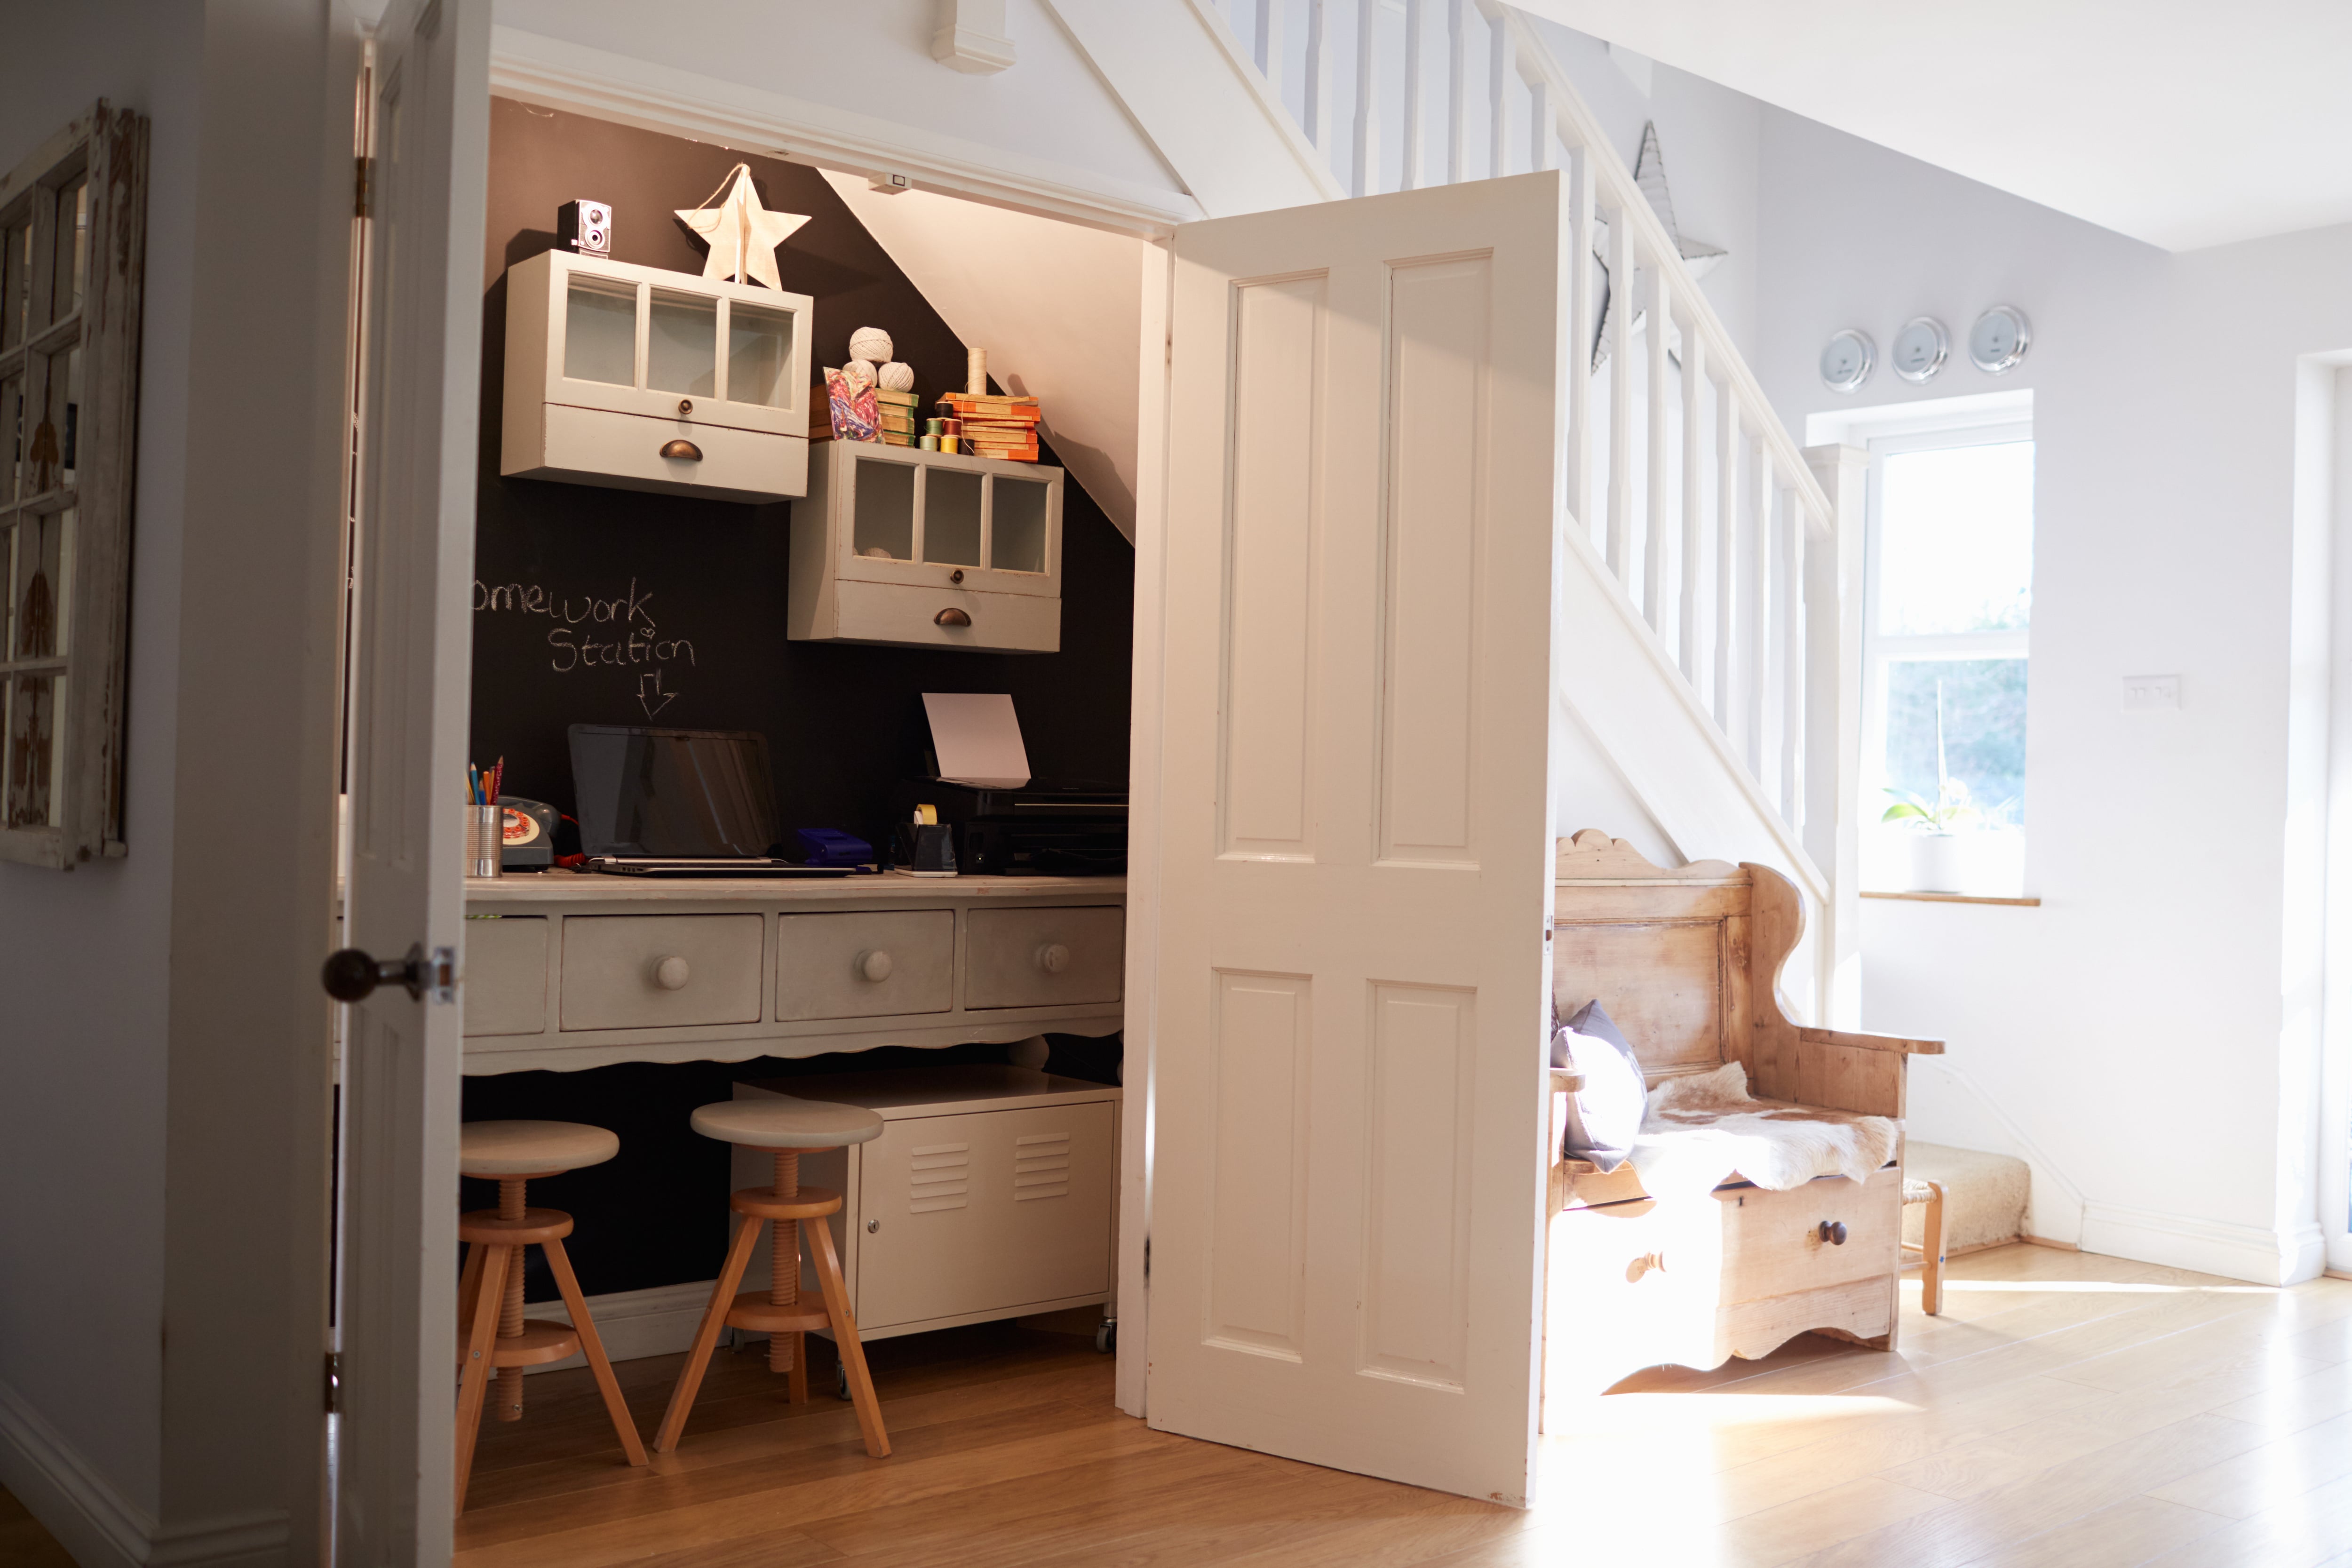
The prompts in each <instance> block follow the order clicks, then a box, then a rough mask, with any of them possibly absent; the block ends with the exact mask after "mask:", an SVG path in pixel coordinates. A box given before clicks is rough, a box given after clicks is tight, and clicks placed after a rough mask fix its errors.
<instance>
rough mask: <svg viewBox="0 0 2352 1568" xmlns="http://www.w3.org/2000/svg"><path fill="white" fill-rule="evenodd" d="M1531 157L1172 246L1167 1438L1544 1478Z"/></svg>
mask: <svg viewBox="0 0 2352 1568" xmlns="http://www.w3.org/2000/svg"><path fill="white" fill-rule="evenodd" d="M1561 189H1562V188H1561V184H1560V180H1559V175H1558V174H1529V175H1526V176H1523V177H1520V178H1515V179H1507V180H1488V181H1482V182H1478V183H1476V184H1460V185H1452V186H1446V187H1443V188H1440V189H1435V190H1426V191H1414V192H1408V193H1403V194H1400V195H1387V196H1375V197H1370V198H1367V199H1362V200H1356V201H1343V202H1331V203H1327V204H1324V205H1318V206H1307V207H1297V208H1292V209H1289V210H1286V211H1281V212H1271V213H1262V214H1257V215H1254V216H1247V217H1236V218H1227V219H1221V220H1217V221H1214V222H1209V223H1201V224H1193V225H1189V226H1185V227H1183V228H1181V229H1179V230H1178V231H1177V235H1176V244H1175V268H1176V277H1175V285H1174V295H1173V305H1172V311H1173V314H1172V321H1171V372H1170V376H1171V379H1170V389H1171V390H1170V399H1171V407H1170V425H1169V473H1170V480H1169V508H1168V523H1167V546H1166V550H1167V560H1166V612H1165V613H1166V623H1167V627H1168V630H1167V634H1166V648H1167V658H1166V677H1165V679H1166V686H1165V710H1164V718H1163V739H1162V754H1163V756H1164V758H1165V761H1164V763H1163V785H1162V787H1163V800H1164V804H1163V807H1162V815H1161V817H1160V860H1161V875H1162V878H1163V879H1164V880H1163V884H1162V886H1163V889H1164V891H1163V893H1162V895H1161V898H1162V903H1161V910H1160V921H1161V933H1160V952H1159V976H1158V984H1157V988H1156V989H1157V996H1158V1001H1157V1004H1156V1006H1157V1016H1156V1018H1155V1019H1154V1024H1155V1026H1156V1038H1157V1054H1156V1061H1155V1064H1154V1069H1153V1070H1154V1072H1155V1075H1156V1079H1155V1082H1156V1101H1155V1112H1154V1117H1155V1120H1154V1124H1153V1137H1154V1141H1155V1153H1154V1165H1153V1178H1152V1180H1153V1190H1152V1216H1151V1235H1150V1247H1151V1254H1150V1258H1151V1261H1150V1316H1149V1319H1148V1322H1149V1340H1150V1385H1149V1396H1148V1397H1149V1410H1150V1422H1151V1424H1152V1425H1153V1426H1157V1427H1160V1428H1163V1429H1165V1430H1168V1431H1171V1432H1181V1433H1184V1434H1188V1435H1190V1436H1197V1437H1205V1438H1210V1439H1213V1440H1214V1441H1217V1442H1222V1443H1232V1444H1236V1445H1240V1446H1242V1447H1250V1448H1255V1449H1261V1450H1264V1451H1265V1452H1268V1453H1275V1454H1282V1455H1286V1456H1288V1457H1290V1458H1298V1459H1305V1460H1309V1461H1312V1462H1314V1463H1317V1464H1322V1465H1330V1466H1335V1467H1337V1468H1342V1469H1348V1470H1355V1471H1360V1472H1362V1473H1364V1474H1368V1475H1376V1476H1383V1477H1387V1478H1390V1479H1395V1480H1401V1481H1409V1482H1412V1483H1414V1484H1417V1485H1421V1486H1426V1487H1434V1488H1439V1489H1444V1490H1447V1491H1454V1492H1460V1493H1464V1494H1466V1495H1468V1496H1472V1497H1480V1498H1493V1499H1496V1500H1500V1501H1504V1502H1510V1503H1523V1502H1524V1501H1525V1500H1526V1499H1527V1497H1528V1492H1529V1489H1530V1486H1531V1483H1532V1465H1533V1455H1534V1444H1535V1431H1536V1408H1537V1392H1538V1346H1539V1325H1540V1314H1539V1312H1538V1300H1539V1273H1540V1271H1539V1269H1538V1258H1539V1256H1540V1249H1541V1247H1542V1243H1543V1194H1542V1181H1543V1152H1542V1136H1543V1135H1542V1131H1541V1112H1542V1110H1543V1107H1544V1104H1545V1094H1544V1077H1543V1073H1544V1065H1545V1043H1546V1039H1547V1036H1548V1023H1549V1016H1550V1015H1549V1000H1548V989H1549V961H1548V956H1547V952H1546V945H1545V936H1544V931H1545V927H1546V924H1547V922H1548V921H1549V915H1550V910H1551V843H1550V840H1551V832H1552V829H1551V822H1550V812H1549V789H1548V776H1547V755H1548V750H1549V724H1550V722H1551V709H1552V703H1551V700H1550V689H1551V668H1550V661H1551V629H1550V628H1551V606H1552V603H1553V592H1554V590H1553V576H1552V574H1553V548H1554V546H1553V530H1554V525H1555V518H1556V517H1557V515H1558V507H1559V499H1558V497H1559V492H1558V490H1557V489H1556V480H1557V470H1558V460H1557V458H1556V456H1555V454H1556V453H1557V452H1558V451H1559V418H1560V415H1561V409H1562V404H1561V400H1560V396H1559V387H1558V379H1557V370H1558V365H1559V336H1560V331H1561V326H1562V319H1561V310H1562V302H1561V298H1560V293H1561V280H1562V278H1563V273H1562V270H1561V259H1562V257H1563V255H1564V250H1565V247H1564V238H1563V227H1562V226H1563V221H1564V216H1565V211H1566V209H1565V206H1564V205H1563V199H1562V195H1561Z"/></svg>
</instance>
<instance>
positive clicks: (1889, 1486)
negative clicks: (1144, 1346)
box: [457, 1247, 2352, 1568]
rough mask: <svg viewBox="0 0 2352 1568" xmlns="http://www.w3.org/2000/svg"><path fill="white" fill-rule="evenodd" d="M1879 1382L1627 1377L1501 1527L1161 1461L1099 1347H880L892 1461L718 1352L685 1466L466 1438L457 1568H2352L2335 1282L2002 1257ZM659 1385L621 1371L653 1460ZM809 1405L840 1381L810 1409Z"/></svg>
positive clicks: (1072, 1343)
mask: <svg viewBox="0 0 2352 1568" xmlns="http://www.w3.org/2000/svg"><path fill="white" fill-rule="evenodd" d="M1950 1274H1951V1279H1950V1280H1949V1282H1948V1285H1947V1286H1946V1296H1945V1312H1944V1315H1943V1316H1942V1317H1941V1318H1940V1319H1928V1318H1924V1317H1921V1316H1920V1315H1919V1314H1918V1312H1917V1310H1916V1300H1917V1296H1916V1285H1910V1286H1906V1291H1907V1293H1908V1298H1909V1300H1910V1301H1911V1302H1912V1303H1915V1305H1913V1306H1911V1307H1910V1308H1908V1309H1907V1310H1906V1313H1905V1319H1904V1325H1903V1343H1902V1352H1901V1354H1899V1355H1887V1354H1883V1353H1880V1352H1870V1351H1863V1350H1859V1349H1857V1348H1855V1347H1853V1346H1851V1345H1839V1344H1834V1343H1832V1342H1827V1341H1817V1340H1811V1339H1806V1340H1801V1341H1798V1342H1795V1343H1794V1344H1791V1345H1790V1346H1788V1347H1786V1348H1785V1349H1784V1350H1783V1351H1782V1352H1780V1354H1778V1355H1775V1356H1773V1357H1772V1358H1771V1359H1769V1360H1768V1361H1763V1362H1734V1363H1731V1365H1729V1366H1728V1367H1725V1368H1722V1369H1720V1370H1718V1371H1717V1372H1713V1373H1695V1372H1688V1371H1673V1370H1661V1371H1657V1372H1653V1373H1644V1374H1643V1375H1641V1376H1639V1377H1636V1378H1633V1379H1631V1380H1629V1381H1628V1382H1627V1383H1626V1384H1622V1385H1620V1387H1619V1389H1618V1390H1616V1391H1615V1392H1612V1394H1608V1395H1606V1396H1604V1397H1602V1398H1601V1399H1599V1400H1596V1401H1593V1402H1591V1408H1590V1409H1589V1410H1588V1411H1587V1412H1585V1413H1584V1414H1583V1415H1582V1416H1581V1417H1580V1419H1579V1421H1578V1422H1577V1423H1576V1426H1577V1428H1578V1429H1577V1430H1576V1431H1574V1432H1572V1433H1570V1434H1563V1435H1557V1436H1551V1437H1548V1438H1547V1439H1546V1440H1545V1451H1544V1455H1543V1459H1544V1474H1543V1479H1542V1485H1541V1493H1540V1498H1539V1500H1538V1506H1537V1507H1535V1508H1533V1509H1531V1510H1526V1511H1519V1510H1507V1509H1500V1508H1496V1507H1494V1506H1492V1505H1489V1504H1485V1503H1477V1502H1472V1501H1468V1500H1464V1499H1459V1498H1452V1497H1446V1496H1443V1495H1440V1494H1438V1493H1434V1492H1425V1491H1421V1490H1417V1489H1413V1488H1410V1487H1401V1486H1394V1485H1390V1484H1387V1483H1384V1482H1380V1481H1373V1480H1367V1479H1363V1478H1361V1477H1358V1476H1349V1475H1343V1474H1339V1473H1338V1472H1336V1471H1330V1470H1321V1469H1317V1468H1312V1467H1310V1466H1306V1465H1298V1464H1292V1463H1289V1462H1287V1461H1285V1460H1281V1459H1274V1458H1266V1457H1265V1456H1263V1455H1257V1454H1251V1453H1246V1452H1244V1451H1241V1450H1238V1449H1233V1448H1222V1447H1215V1446H1213V1445H1210V1444H1206V1443H1198V1442H1193V1441H1190V1440H1188V1439H1185V1438H1181V1437H1173V1436H1166V1435H1164V1434H1161V1433H1156V1432H1152V1431H1150V1430H1149V1429H1148V1428H1146V1427H1145V1426H1143V1425H1142V1424H1141V1423H1140V1422H1138V1421H1134V1420H1130V1419H1129V1418H1128V1417H1126V1416H1123V1415H1118V1414H1117V1413H1116V1412H1115V1411H1114V1410H1113V1408H1112V1405H1111V1402H1110V1401H1111V1370H1110V1361H1109V1358H1108V1357H1102V1356H1097V1355H1096V1354H1095V1353H1094V1351H1093V1348H1092V1345H1091V1343H1090V1342H1087V1341H1084V1340H1080V1339H1076V1338H1072V1337H1067V1336H1061V1335H1049V1334H1040V1333H1034V1332H1031V1331H1024V1330H1020V1329H1017V1328H1012V1327H1009V1326H992V1327H988V1328H982V1329H974V1330H959V1331H953V1332H951V1333H947V1334H940V1335H932V1336H922V1337H920V1338H918V1339H912V1340H896V1341H887V1342H882V1343H880V1344H877V1345H876V1346H875V1347H874V1348H873V1359H874V1362H875V1363H876V1364H875V1371H876V1379H877V1384H879V1386H880V1389H881V1394H882V1398H883V1406H884V1410H885V1411H886V1413H887V1416H888V1419H889V1422H890V1430H891V1437H892V1440H893V1442H894V1443H895V1444H896V1445H897V1453H896V1454H895V1455H894V1457H892V1458H889V1459H887V1460H881V1461H875V1460H869V1459H867V1458H866V1457H865V1454H864V1452H863V1451H862V1450H861V1449H860V1447H858V1443H857V1433H856V1424H855V1422H854V1420H853V1418H852V1416H851V1414H850V1411H849V1408H848V1407H847V1406H846V1405H839V1404H837V1403H835V1401H834V1400H832V1399H831V1398H830V1397H826V1396H824V1394H820V1396H819V1397H818V1398H817V1399H816V1400H815V1401H814V1403H813V1404H812V1405H807V1406H803V1407H801V1408H800V1409H794V1408H793V1407H792V1406H790V1405H785V1404H783V1403H782V1400H781V1398H780V1395H779V1393H778V1389H779V1386H780V1385H779V1384H778V1383H777V1382H776V1381H775V1380H773V1379H772V1378H771V1377H770V1376H769V1374H768V1373H767V1371H766V1369H765V1365H764V1360H763V1358H762V1357H761V1355H760V1354H759V1353H758V1352H756V1350H755V1351H754V1352H751V1353H746V1354H744V1355H741V1356H730V1355H728V1354H726V1353H725V1352H721V1354H720V1356H719V1364H718V1365H717V1366H716V1367H715V1369H714V1373H713V1376H712V1378H711V1380H710V1381H709V1383H708V1384H706V1385H705V1391H704V1394H703V1397H702V1400H701V1403H700V1404H699V1405H698V1408H697V1410H696V1412H695V1419H694V1422H693V1424H692V1425H691V1426H689V1427H688V1431H687V1436H686V1441H685V1443H684V1445H683V1446H682V1447H680V1449H679V1451H678V1452H677V1454H676V1455H674V1456H671V1457H669V1458H657V1459H656V1461H655V1468H654V1471H653V1473H651V1474H646V1473H642V1472H633V1471H631V1470H629V1469H627V1468H625V1467H623V1466H621V1465H619V1464H617V1463H616V1462H614V1453H613V1450H612V1449H611V1447H610V1445H611V1432H610V1428H609V1427H605V1426H604V1419H603V1415H602V1412H601V1409H600V1408H599V1407H598V1406H597V1405H596V1403H595V1399H594V1391H593V1387H592V1386H591V1384H589V1383H588V1382H587V1379H586V1374H585V1373H547V1374H544V1375H541V1376H539V1377H534V1378H532V1379H531V1380H530V1392H529V1406H530V1407H529V1409H528V1411H527V1413H526V1415H525V1418H524V1419H523V1421H522V1422H521V1423H520V1425H502V1424H499V1423H495V1422H494V1423H491V1424H489V1425H488V1427H487V1428H486V1430H485V1431H484V1434H483V1438H482V1446H481V1451H480V1458H479V1462H478V1468H477V1470H476V1478H475V1481H474V1489H473V1499H472V1506H471V1507H469V1508H468V1510H467V1513H466V1515H465V1517H464V1518H463V1519H461V1520H460V1521H458V1527H457V1541H458V1546H459V1552H458V1559H457V1560H458V1563H460V1564H462V1565H463V1568H509V1565H513V1568H526V1565H539V1564H546V1565H548V1568H558V1565H561V1568H601V1565H604V1564H617V1563H630V1564H635V1565H638V1568H648V1565H653V1568H686V1565H688V1564H692V1565H695V1568H737V1565H741V1568H751V1565H753V1564H758V1565H761V1568H795V1565H798V1564H840V1565H842V1568H884V1565H890V1568H932V1565H937V1564H949V1563H952V1564H957V1565H959V1568H992V1565H1003V1568H1014V1565H1018V1568H1055V1565H1066V1568H1078V1565H1081V1564H1084V1565H1087V1568H1101V1565H1105V1564H1115V1565H1118V1568H1195V1565H1200V1564H1209V1563H1253V1564H1297V1565H1300V1568H1313V1565H1318V1564H1347V1565H1349V1568H1402V1565H1404V1564H1430V1565H1437V1564H1445V1565H1449V1568H1470V1565H1474V1564H1475V1565H1478V1568H1501V1565H1505V1564H1511V1565H1517V1564H1526V1565H1528V1568H1534V1565H1536V1564H1543V1565H1545V1568H1557V1565H1558V1564H1560V1563H1569V1562H1583V1563H1609V1562H1618V1563H1649V1564H1667V1565H1672V1568H1685V1565H1688V1568H1700V1565H1706V1564H1757V1565H1762V1564H1768V1563H1805V1564H1851V1565H1853V1568H1876V1565H1879V1564H1887V1565H1890V1568H1891V1565H1896V1564H1900V1565H1901V1568H1934V1565H1937V1564H1960V1563H1977V1564H1986V1565H1992V1564H1999V1565H2001V1568H2024V1565H2026V1564H2063V1565H2065V1568H2105V1565H2107V1564H2122V1563H2164V1564H2167V1565H2168V1568H2188V1565H2190V1564H2216V1565H2220V1564H2226V1565H2229V1568H2252V1565H2263V1568H2269V1565H2273V1564H2275V1565H2278V1568H2313V1565H2317V1564H2336V1565H2341V1568H2352V1283H2343V1282H2338V1281H2335V1280H2322V1281H2318V1282H2316V1283H2314V1284H2311V1285H2305V1286H2300V1287H2297V1288H2296V1289H2292V1290H2272V1289H2261V1288H2258V1287H2253V1286H2246V1285H2239V1284H2236V1283H2233V1282H2231V1281H2229V1280H2224V1279H2211V1278H2209V1277H2206V1276H2203V1275H2195V1274H2187V1273H2182V1272H2179V1271H2178V1270H2173V1269H2166V1268H2154V1267H2151V1266H2147V1265H2143V1264H2134V1263H2126V1262H2123V1261H2120V1260H2118V1259H2115V1258H2099V1257H2095V1256H2091V1255H2085V1254H2074V1253H2065V1252H2057V1251H2053V1250H2050V1249H2048V1248H2042V1247H2005V1248H2002V1249H2000V1250H1998V1251H1994V1252H1986V1253H1979V1254H1977V1255H1975V1256H1973V1257H1969V1258H1960V1259H1956V1260H1955V1261H1954V1263H1953V1265H1952V1267H1951V1270H1950ZM675 1366H676V1359H675V1358H662V1359H659V1360H650V1361H641V1362H633V1363H625V1364H624V1365H623V1366H622V1367H621V1369H620V1373H621V1376H622V1380H623V1382H624V1384H625V1385H626V1387H627V1389H628V1391H629V1398H630V1404H631V1406H632V1408H633V1409H634V1410H635V1413H636V1415H637V1419H638V1422H639V1424H640V1426H642V1427H643V1429H644V1430H646V1431H647V1432H650V1431H652V1430H653V1428H654V1426H655V1423H656V1421H657V1419H658V1418H659V1415H660V1413H661V1406H662V1402H663V1399H664V1397H665V1395H666V1394H667V1390H668V1386H669V1380H670V1377H671V1375H672V1373H673V1372H674V1370H675ZM819 1381H820V1384H821V1386H823V1387H824V1389H826V1390H827V1391H828V1392H829V1390H830V1386H831V1382H832V1378H831V1374H830V1371H829V1369H828V1370H825V1372H824V1376H823V1377H822V1378H821V1379H820V1380H819Z"/></svg>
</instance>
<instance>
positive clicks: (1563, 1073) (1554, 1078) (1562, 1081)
mask: <svg viewBox="0 0 2352 1568" xmlns="http://www.w3.org/2000/svg"><path fill="white" fill-rule="evenodd" d="M1550 1071H1551V1092H1552V1093H1554V1094H1574V1093H1575V1092H1576V1091H1577V1090H1579V1089H1582V1088H1583V1087H1584V1075H1583V1074H1582V1073H1580V1072H1575V1071H1572V1070H1570V1068H1551V1069H1550Z"/></svg>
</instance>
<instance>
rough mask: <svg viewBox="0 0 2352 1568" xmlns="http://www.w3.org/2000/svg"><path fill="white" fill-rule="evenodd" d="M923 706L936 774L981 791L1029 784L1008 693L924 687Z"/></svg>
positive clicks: (1018, 725) (1026, 757)
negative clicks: (935, 758) (928, 721)
mask: <svg viewBox="0 0 2352 1568" xmlns="http://www.w3.org/2000/svg"><path fill="white" fill-rule="evenodd" d="M923 709H924V711H926V712H927V713H929V715H930V719H931V749H932V750H933V751H935V752H938V753H939V758H940V777H941V778H943V779H946V780H947V781H949V782H950V784H975V785H978V786H979V787H981V788H982V789H1019V788H1021V787H1022V786H1023V785H1024V784H1027V783H1028V782H1029V749H1028V748H1027V747H1025V746H1024V745H1023V744H1022V743H1021V721H1020V720H1019V719H1018V718H1016V717H1015V716H1014V715H1013V699H1012V697H1011V696H1010V695H1008V694H1007V693H1005V692H1002V691H978V692H975V691H926V692H924V693H923Z"/></svg>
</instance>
